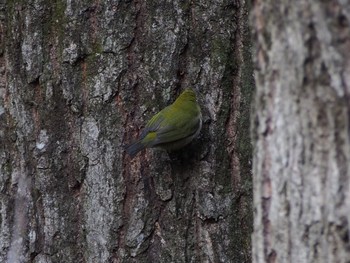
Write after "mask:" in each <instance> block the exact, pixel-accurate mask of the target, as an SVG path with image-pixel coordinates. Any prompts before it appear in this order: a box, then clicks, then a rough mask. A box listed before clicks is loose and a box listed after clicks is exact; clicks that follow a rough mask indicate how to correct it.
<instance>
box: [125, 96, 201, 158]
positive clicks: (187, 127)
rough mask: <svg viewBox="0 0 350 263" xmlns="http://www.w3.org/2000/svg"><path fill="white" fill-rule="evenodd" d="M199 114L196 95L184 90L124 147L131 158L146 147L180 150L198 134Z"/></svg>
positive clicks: (199, 125) (199, 126)
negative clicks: (135, 138)
mask: <svg viewBox="0 0 350 263" xmlns="http://www.w3.org/2000/svg"><path fill="white" fill-rule="evenodd" d="M201 127H202V115H201V110H200V107H199V105H198V103H197V100H196V94H195V93H194V91H193V90H191V89H186V90H185V91H184V92H183V93H181V95H180V96H179V97H178V98H177V99H176V101H175V102H174V103H173V104H171V105H170V106H168V107H166V108H164V109H163V110H161V111H160V112H158V113H157V114H156V115H154V116H153V117H152V118H151V120H150V121H149V122H148V123H147V125H146V127H145V129H144V130H143V131H142V133H141V135H140V137H139V139H138V140H136V141H135V142H134V143H132V144H130V145H128V146H127V147H126V152H127V153H128V154H129V155H130V156H131V157H134V156H135V155H136V154H137V153H138V152H139V151H141V150H143V149H145V148H151V147H161V148H164V149H167V150H175V149H179V148H181V147H183V146H185V145H186V144H188V143H190V142H191V141H192V139H193V138H194V137H196V136H197V135H198V134H199V131H200V129H201Z"/></svg>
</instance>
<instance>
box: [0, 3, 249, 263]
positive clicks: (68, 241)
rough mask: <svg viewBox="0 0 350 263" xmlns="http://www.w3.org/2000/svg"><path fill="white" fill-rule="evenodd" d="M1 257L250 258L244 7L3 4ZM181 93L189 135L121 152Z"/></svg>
mask: <svg viewBox="0 0 350 263" xmlns="http://www.w3.org/2000/svg"><path fill="white" fill-rule="evenodd" d="M0 10H1V17H0V19H1V20H0V22H1V24H0V32H1V40H2V41H1V46H0V68H1V79H0V94H1V96H0V141H1V144H0V201H1V203H0V226H1V231H0V261H1V262H5V261H8V262H36V263H39V262H74V263H76V262H92V263H96V262H249V261H250V260H251V253H250V249H251V245H250V244H251V242H250V234H251V231H252V207H251V202H252V184H251V169H250V163H251V156H250V140H249V137H248V136H247V134H248V132H247V131H248V130H249V117H248V116H249V114H247V112H248V111H249V105H250V97H251V93H252V89H253V86H254V85H253V81H252V67H251V63H250V53H249V47H250V42H249V38H248V35H249V33H248V31H247V29H246V22H245V21H246V20H247V13H246V11H245V6H244V2H243V1H233V2H232V1H218V0H213V1H210V2H208V1H199V2H198V1H179V0H175V1H173V0H171V1H150V0H147V1H136V0H135V1H88V0H84V1H83V0H80V1H61V0H55V1H44V0H30V1H19V0H18V1H5V3H4V4H0ZM188 86H191V87H193V88H194V89H195V90H196V91H197V94H198V98H199V102H200V105H201V107H202V113H203V117H204V125H203V129H202V132H201V135H200V137H199V138H197V139H196V140H195V141H194V142H193V143H191V144H190V145H189V146H188V147H186V148H184V149H183V150H181V151H179V152H176V153H172V154H170V155H168V154H167V153H166V152H164V151H160V150H147V151H145V152H142V153H141V154H140V155H138V157H136V158H135V159H133V160H131V159H130V158H129V157H128V156H127V155H126V154H125V152H124V150H123V145H125V144H127V143H129V142H130V141H131V140H133V139H134V138H135V137H136V136H137V134H138V133H139V131H140V130H141V129H142V127H143V125H144V124H145V122H146V121H147V120H149V118H150V117H151V116H153V115H154V114H155V113H156V112H158V111H159V110H160V109H162V108H163V107H165V106H166V105H168V104H169V103H171V102H173V101H174V99H175V98H176V97H177V95H178V94H179V93H180V91H181V90H182V89H184V88H186V87H188Z"/></svg>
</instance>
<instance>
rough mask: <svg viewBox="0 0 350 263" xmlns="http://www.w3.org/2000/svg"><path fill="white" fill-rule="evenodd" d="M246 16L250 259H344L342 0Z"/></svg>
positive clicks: (345, 32) (267, 5)
mask: <svg viewBox="0 0 350 263" xmlns="http://www.w3.org/2000/svg"><path fill="white" fill-rule="evenodd" d="M346 2H347V3H346ZM253 15H254V23H253V25H254V28H255V32H254V36H255V39H256V41H257V44H256V50H255V60H256V65H257V70H256V72H255V76H256V84H257V94H256V99H255V117H254V132H253V134H254V138H253V140H254V141H255V142H256V143H255V152H254V168H253V171H254V198H255V201H254V203H255V204H254V205H255V209H256V214H255V218H254V221H255V229H254V235H253V259H254V262H318V263H319V262H349V258H350V247H349V231H350V229H349V222H350V196H349V195H350V192H349V186H350V185H349V183H350V133H349V132H350V123H349V120H350V96H349V94H350V78H349V76H350V52H349V51H350V24H349V21H350V12H349V2H348V1H279V3H278V4H277V3H276V1H255V7H254V11H253Z"/></svg>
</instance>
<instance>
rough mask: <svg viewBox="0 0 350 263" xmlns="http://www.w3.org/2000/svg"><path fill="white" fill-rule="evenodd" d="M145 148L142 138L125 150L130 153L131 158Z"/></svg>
mask: <svg viewBox="0 0 350 263" xmlns="http://www.w3.org/2000/svg"><path fill="white" fill-rule="evenodd" d="M143 149H145V146H144V145H143V144H142V142H141V140H138V141H136V142H133V143H131V144H129V145H127V146H126V147H125V151H126V152H127V153H128V154H129V155H130V157H131V158H134V157H135V156H136V154H137V153H138V152H139V151H142V150H143Z"/></svg>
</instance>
